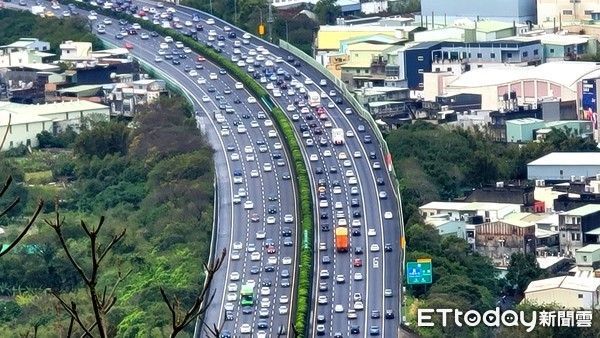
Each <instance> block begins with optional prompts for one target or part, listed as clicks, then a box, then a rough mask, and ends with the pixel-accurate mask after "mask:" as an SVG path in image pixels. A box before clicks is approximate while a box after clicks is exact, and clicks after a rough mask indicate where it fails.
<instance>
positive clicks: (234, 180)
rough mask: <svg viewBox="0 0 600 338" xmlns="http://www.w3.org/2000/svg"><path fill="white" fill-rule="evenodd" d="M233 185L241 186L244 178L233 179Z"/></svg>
mask: <svg viewBox="0 0 600 338" xmlns="http://www.w3.org/2000/svg"><path fill="white" fill-rule="evenodd" d="M233 183H234V184H242V183H244V178H243V177H240V176H236V177H234V178H233Z"/></svg>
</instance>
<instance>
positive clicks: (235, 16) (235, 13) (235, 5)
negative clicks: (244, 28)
mask: <svg viewBox="0 0 600 338" xmlns="http://www.w3.org/2000/svg"><path fill="white" fill-rule="evenodd" d="M233 23H235V25H236V26H237V0H233Z"/></svg>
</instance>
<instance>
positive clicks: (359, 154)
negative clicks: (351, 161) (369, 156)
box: [353, 150, 362, 158]
mask: <svg viewBox="0 0 600 338" xmlns="http://www.w3.org/2000/svg"><path fill="white" fill-rule="evenodd" d="M353 156H354V158H361V157H362V154H361V153H360V151H358V150H357V151H355V152H354V154H353Z"/></svg>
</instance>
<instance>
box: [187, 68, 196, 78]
mask: <svg viewBox="0 0 600 338" xmlns="http://www.w3.org/2000/svg"><path fill="white" fill-rule="evenodd" d="M188 74H189V75H190V76H191V77H196V76H198V72H197V71H196V70H195V69H192V70H190V72H189V73H188Z"/></svg>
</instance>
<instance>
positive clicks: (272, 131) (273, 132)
mask: <svg viewBox="0 0 600 338" xmlns="http://www.w3.org/2000/svg"><path fill="white" fill-rule="evenodd" d="M267 136H268V137H270V138H274V137H277V132H276V131H275V130H273V129H271V130H269V132H268V133H267Z"/></svg>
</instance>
